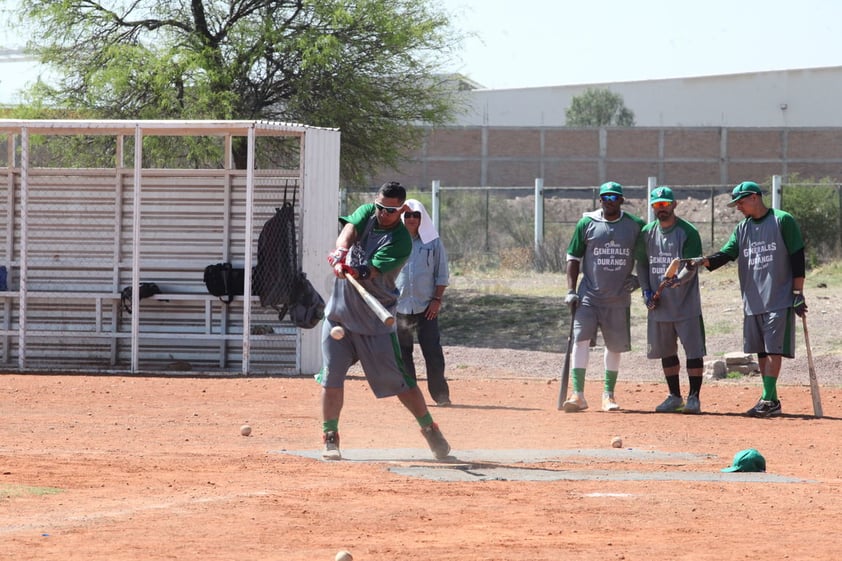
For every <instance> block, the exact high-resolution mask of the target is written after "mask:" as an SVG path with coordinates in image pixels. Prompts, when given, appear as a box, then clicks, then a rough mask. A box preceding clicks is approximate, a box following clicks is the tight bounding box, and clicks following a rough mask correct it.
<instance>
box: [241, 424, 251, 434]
mask: <svg viewBox="0 0 842 561" xmlns="http://www.w3.org/2000/svg"><path fill="white" fill-rule="evenodd" d="M240 434H242V435H243V436H248V435H250V434H251V427H250V426H248V425H243V426H241V427H240Z"/></svg>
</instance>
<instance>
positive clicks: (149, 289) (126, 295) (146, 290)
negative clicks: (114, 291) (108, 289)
mask: <svg viewBox="0 0 842 561" xmlns="http://www.w3.org/2000/svg"><path fill="white" fill-rule="evenodd" d="M138 294H139V295H140V299H141V300H143V299H144V298H149V297H150V296H154V295H156V294H161V289H160V288H158V285H157V284H155V283H154V282H142V283H140V284H139V285H138ZM120 303H121V304H122V305H123V309H124V310H126V311H127V312H129V313H132V287H131V286H127V287H126V288H124V289H123V290H122V291H121V292H120Z"/></svg>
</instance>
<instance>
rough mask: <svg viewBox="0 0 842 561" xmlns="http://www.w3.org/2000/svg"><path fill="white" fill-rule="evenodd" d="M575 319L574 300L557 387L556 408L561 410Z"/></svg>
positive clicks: (566, 384) (568, 372)
mask: <svg viewBox="0 0 842 561" xmlns="http://www.w3.org/2000/svg"><path fill="white" fill-rule="evenodd" d="M574 319H576V302H573V303H572V304H571V305H570V332H569V333H568V334H567V350H566V351H565V353H564V366H562V367H561V386H559V388H558V401H557V403H556V409H558V410H559V411H560V410H561V407H562V405H564V400H565V399H566V398H567V386H568V385H569V383H570V354H571V353H572V352H573V320H574Z"/></svg>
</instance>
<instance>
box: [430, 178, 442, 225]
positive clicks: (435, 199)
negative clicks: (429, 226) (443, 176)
mask: <svg viewBox="0 0 842 561" xmlns="http://www.w3.org/2000/svg"><path fill="white" fill-rule="evenodd" d="M440 190H441V181H440V180H438V179H434V180H433V183H432V186H431V192H432V195H431V200H430V206H432V207H433V208H432V209H431V210H432V211H433V226H434V227H435V229H436V232H441V228H439V191H440Z"/></svg>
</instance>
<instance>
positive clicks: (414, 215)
mask: <svg viewBox="0 0 842 561" xmlns="http://www.w3.org/2000/svg"><path fill="white" fill-rule="evenodd" d="M403 217H404V218H417V219H418V220H421V212H420V211H417V210H416V211H415V212H404V213H403Z"/></svg>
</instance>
